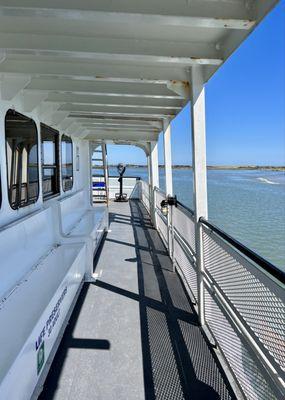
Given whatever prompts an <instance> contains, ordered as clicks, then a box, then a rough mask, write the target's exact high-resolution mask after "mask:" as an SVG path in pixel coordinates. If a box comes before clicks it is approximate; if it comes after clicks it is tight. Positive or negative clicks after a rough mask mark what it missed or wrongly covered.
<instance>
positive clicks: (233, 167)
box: [109, 164, 285, 171]
mask: <svg viewBox="0 0 285 400" xmlns="http://www.w3.org/2000/svg"><path fill="white" fill-rule="evenodd" d="M109 167H114V168H115V167H117V165H109ZM127 167H128V168H147V166H146V165H138V164H127ZM159 168H164V165H159ZM172 168H173V169H192V166H191V165H173V166H172ZM207 169H209V170H233V171H235V170H253V171H254V170H260V171H264V170H265V171H285V166H271V165H208V166H207Z"/></svg>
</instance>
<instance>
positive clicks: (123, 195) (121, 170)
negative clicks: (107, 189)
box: [115, 163, 128, 201]
mask: <svg viewBox="0 0 285 400" xmlns="http://www.w3.org/2000/svg"><path fill="white" fill-rule="evenodd" d="M117 171H118V174H119V179H118V182H120V193H116V194H115V201H128V199H127V194H126V193H123V175H124V173H125V171H126V166H125V165H124V164H122V163H120V164H118V166H117Z"/></svg>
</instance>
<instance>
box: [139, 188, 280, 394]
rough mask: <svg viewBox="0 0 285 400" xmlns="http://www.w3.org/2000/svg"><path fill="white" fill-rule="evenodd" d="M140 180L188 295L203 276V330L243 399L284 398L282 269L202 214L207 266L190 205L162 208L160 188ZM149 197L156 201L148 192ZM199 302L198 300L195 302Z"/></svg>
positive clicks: (194, 296) (143, 195)
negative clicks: (198, 258)
mask: <svg viewBox="0 0 285 400" xmlns="http://www.w3.org/2000/svg"><path fill="white" fill-rule="evenodd" d="M150 190H151V188H150V186H149V185H148V184H147V183H146V182H144V181H141V200H142V202H143V204H144V205H145V207H146V209H147V210H148V211H150V210H151V208H152V207H153V208H154V215H155V221H154V223H155V226H156V228H157V230H158V232H159V234H160V236H161V238H162V240H163V242H164V244H165V246H166V248H167V249H168V251H169V255H170V257H171V258H172V261H173V267H174V269H176V270H177V272H178V273H179V274H180V276H181V278H182V280H183V281H184V284H185V286H186V287H187V290H188V291H189V293H190V296H191V299H192V301H193V303H194V304H195V305H196V306H198V298H199V297H198V287H197V285H198V284H197V282H199V279H202V280H203V283H204V285H203V286H204V290H203V293H202V295H203V301H204V310H203V311H204V314H205V327H204V328H205V331H206V333H207V334H208V336H209V337H210V340H211V341H212V342H213V345H214V346H216V347H217V348H218V350H219V352H220V353H221V355H222V359H223V362H224V363H225V367H226V368H227V370H228V371H230V374H231V375H232V377H233V378H234V382H235V384H236V385H237V387H238V388H239V390H240V392H241V393H242V394H243V395H244V397H245V398H247V399H266V400H267V399H274V398H277V399H279V398H280V399H281V398H285V384H284V381H285V375H284V372H285V346H284V343H285V325H284V322H285V298H284V283H285V274H284V273H283V272H282V271H281V270H279V269H278V268H276V267H275V266H274V265H272V264H271V263H270V262H268V261H266V260H264V259H263V258H261V257H260V256H258V255H257V254H256V253H254V252H253V251H251V250H250V249H248V248H247V247H245V246H244V245H242V244H241V243H239V242H238V241H236V240H235V239H233V238H232V237H230V236H229V235H228V234H226V233H225V232H223V231H222V230H220V229H219V228H217V227H216V226H214V225H213V224H211V223H210V222H209V221H206V220H204V219H200V221H199V224H200V226H201V229H202V254H203V263H204V271H203V272H202V277H199V270H198V268H197V263H196V249H195V245H196V241H195V219H194V212H193V211H192V210H191V209H189V208H187V207H186V206H184V205H183V204H181V203H180V202H178V204H177V206H169V212H168V215H167V217H166V216H165V215H163V213H162V211H161V206H160V204H161V201H162V200H165V199H166V195H165V193H164V192H162V191H161V190H159V189H158V188H155V190H154V196H150ZM151 198H153V199H154V200H153V203H154V204H151V203H150V199H151ZM198 309H199V308H198V307H197V310H198Z"/></svg>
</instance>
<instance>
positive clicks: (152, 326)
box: [40, 201, 234, 400]
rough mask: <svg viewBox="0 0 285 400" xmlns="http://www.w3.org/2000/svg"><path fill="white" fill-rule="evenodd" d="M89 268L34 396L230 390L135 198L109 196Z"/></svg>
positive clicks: (204, 394)
mask: <svg viewBox="0 0 285 400" xmlns="http://www.w3.org/2000/svg"><path fill="white" fill-rule="evenodd" d="M95 268H96V271H95V272H96V273H97V274H98V279H97V281H96V283H94V284H86V285H85V286H84V287H83V290H82V293H81V295H80V297H79V300H78V303H77V305H76V307H75V310H74V312H73V315H72V317H71V320H70V323H69V325H68V328H67V330H66V332H65V335H64V337H63V340H62V343H61V345H60V348H59V350H58V352H57V355H56V357H55V359H54V362H53V364H52V367H51V370H50V373H49V375H48V377H47V380H46V382H45V385H44V390H43V392H42V394H41V396H40V399H41V400H44V399H48V400H51V399H57V400H62V399H68V400H89V399H100V400H113V399H114V400H115V399H116V400H120V399H122V400H123V399H124V400H126V399H127V400H136V399H147V400H154V399H161V400H167V399H171V400H178V399H199V400H201V399H230V398H234V396H233V394H232V392H231V389H230V387H229V385H228V383H227V381H226V378H225V376H224V374H223V372H222V370H221V368H220V367H219V364H218V361H217V360H216V358H215V355H214V352H213V351H212V349H211V348H210V346H209V344H208V342H207V341H206V339H205V337H204V335H203V333H202V331H201V329H200V327H199V326H198V324H197V317H196V314H195V311H194V309H193V307H192V305H191V302H190V300H189V298H188V296H187V294H186V292H185V290H184V288H183V285H182V283H181V281H180V279H179V277H178V276H177V275H176V274H175V273H173V272H172V265H171V261H170V259H169V257H168V256H167V253H166V250H165V247H164V246H163V243H162V241H161V240H160V238H159V236H158V234H157V232H156V231H155V230H154V229H153V227H152V225H151V223H150V219H149V216H148V214H147V213H146V211H145V209H144V207H143V205H142V204H141V203H140V202H137V201H130V202H129V203H112V204H111V206H110V232H109V233H108V235H107V237H106V238H105V240H104V242H103V245H102V246H101V249H100V252H99V254H98V256H97V260H95Z"/></svg>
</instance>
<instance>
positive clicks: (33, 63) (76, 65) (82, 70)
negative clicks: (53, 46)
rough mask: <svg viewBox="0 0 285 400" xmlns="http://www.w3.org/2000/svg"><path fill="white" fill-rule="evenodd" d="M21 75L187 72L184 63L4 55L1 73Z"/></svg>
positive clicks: (165, 76) (173, 75) (172, 76)
mask: <svg viewBox="0 0 285 400" xmlns="http://www.w3.org/2000/svg"><path fill="white" fill-rule="evenodd" d="M1 72H2V73H10V74H24V75H28V76H30V75H35V74H36V75H50V76H57V77H58V76H61V75H62V76H66V75H68V76H70V77H77V78H81V77H84V78H87V77H94V76H100V77H108V78H109V77H113V78H122V79H124V78H127V79H141V80H143V79H150V80H155V79H162V80H179V81H187V80H188V79H189V73H188V71H187V69H186V68H185V66H183V65H176V64H174V65H170V66H169V65H168V66H165V65H164V66H161V65H158V64H157V65H140V64H137V65H133V64H128V65H127V67H126V65H125V64H120V63H114V64H112V63H111V62H108V63H104V62H95V61H93V62H92V63H91V62H84V63H83V62H79V61H78V60H77V61H76V62H72V63H71V62H63V61H54V60H53V59H51V58H44V59H42V60H39V58H38V57H33V56H25V57H24V58H23V57H15V58H13V57H6V59H5V60H4V61H3V62H2V63H1V64H0V73H1Z"/></svg>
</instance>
